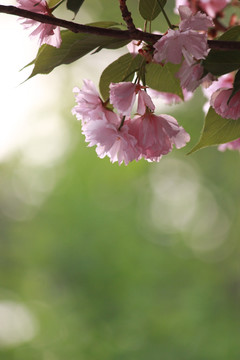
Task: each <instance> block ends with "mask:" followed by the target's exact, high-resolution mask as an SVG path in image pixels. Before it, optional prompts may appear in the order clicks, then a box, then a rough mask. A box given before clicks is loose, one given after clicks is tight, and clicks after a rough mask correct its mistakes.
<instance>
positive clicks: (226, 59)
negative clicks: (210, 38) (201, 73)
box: [202, 26, 240, 76]
mask: <svg viewBox="0 0 240 360" xmlns="http://www.w3.org/2000/svg"><path fill="white" fill-rule="evenodd" d="M218 40H222V41H240V26H234V27H233V28H231V29H230V30H228V31H226V32H225V33H224V34H223V35H221V36H220V37H219V38H218ZM202 64H203V66H204V68H205V70H207V71H209V72H211V73H212V74H213V75H216V76H220V75H223V74H227V73H229V72H231V71H235V70H238V69H239V68H240V50H230V51H224V50H211V51H210V52H209V54H208V56H207V58H206V59H205V60H204V61H203V63H202Z"/></svg>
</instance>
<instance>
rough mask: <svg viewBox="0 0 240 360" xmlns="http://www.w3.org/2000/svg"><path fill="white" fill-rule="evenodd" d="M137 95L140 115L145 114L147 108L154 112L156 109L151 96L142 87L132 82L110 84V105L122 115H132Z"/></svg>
mask: <svg viewBox="0 0 240 360" xmlns="http://www.w3.org/2000/svg"><path fill="white" fill-rule="evenodd" d="M137 94H138V108H137V112H138V113H139V114H141V115H143V114H144V113H145V111H146V106H147V107H149V108H150V109H151V110H152V111H153V110H154V109H155V106H154V104H153V102H152V100H151V98H150V96H149V95H148V94H147V93H146V92H145V90H144V89H143V87H142V86H141V85H139V84H133V83H131V82H120V83H116V84H115V83H111V84H110V103H111V104H112V105H113V106H114V107H115V108H116V109H117V111H118V112H119V113H120V114H121V115H124V116H129V115H130V114H131V111H132V107H133V104H134V102H135V99H136V95H137Z"/></svg>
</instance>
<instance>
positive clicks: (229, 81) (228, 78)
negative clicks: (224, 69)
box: [202, 73, 233, 114]
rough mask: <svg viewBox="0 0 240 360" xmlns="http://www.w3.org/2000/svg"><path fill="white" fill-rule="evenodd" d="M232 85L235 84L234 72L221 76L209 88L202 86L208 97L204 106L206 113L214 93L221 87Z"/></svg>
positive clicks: (230, 86)
mask: <svg viewBox="0 0 240 360" xmlns="http://www.w3.org/2000/svg"><path fill="white" fill-rule="evenodd" d="M232 86H233V74H232V73H230V74H225V75H222V76H220V77H219V78H218V79H217V80H216V81H213V83H212V84H211V85H210V86H209V87H207V88H206V87H202V91H203V94H204V95H205V96H206V98H207V99H208V101H207V102H206V103H205V104H204V106H203V110H204V112H205V114H206V113H207V112H208V110H209V107H210V98H211V96H212V94H213V93H214V92H215V91H217V90H218V89H220V88H232Z"/></svg>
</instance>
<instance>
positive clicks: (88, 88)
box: [72, 80, 105, 121]
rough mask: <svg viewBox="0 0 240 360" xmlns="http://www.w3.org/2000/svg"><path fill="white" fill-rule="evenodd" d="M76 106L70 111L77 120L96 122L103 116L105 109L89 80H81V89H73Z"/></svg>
mask: <svg viewBox="0 0 240 360" xmlns="http://www.w3.org/2000/svg"><path fill="white" fill-rule="evenodd" d="M73 92H74V93H75V99H76V102H77V105H76V106H75V107H74V108H73V109H72V114H73V115H76V117H77V119H78V120H85V121H86V120H89V119H91V120H96V119H99V116H100V118H101V114H104V112H105V108H104V106H103V102H102V100H101V98H100V96H99V93H98V91H97V89H96V87H95V85H94V83H93V82H92V81H91V80H83V87H82V89H81V90H80V89H79V88H78V87H75V88H74V89H73Z"/></svg>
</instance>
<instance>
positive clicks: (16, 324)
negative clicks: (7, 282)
mask: <svg viewBox="0 0 240 360" xmlns="http://www.w3.org/2000/svg"><path fill="white" fill-rule="evenodd" d="M36 333H37V323H36V319H35V318H34V317H33V314H32V313H31V312H30V310H29V309H28V308H27V307H26V306H24V305H22V304H19V303H17V302H12V301H1V302H0V347H14V346H17V345H20V344H21V343H24V342H27V341H30V340H32V339H33V338H34V336H35V335H36Z"/></svg>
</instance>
